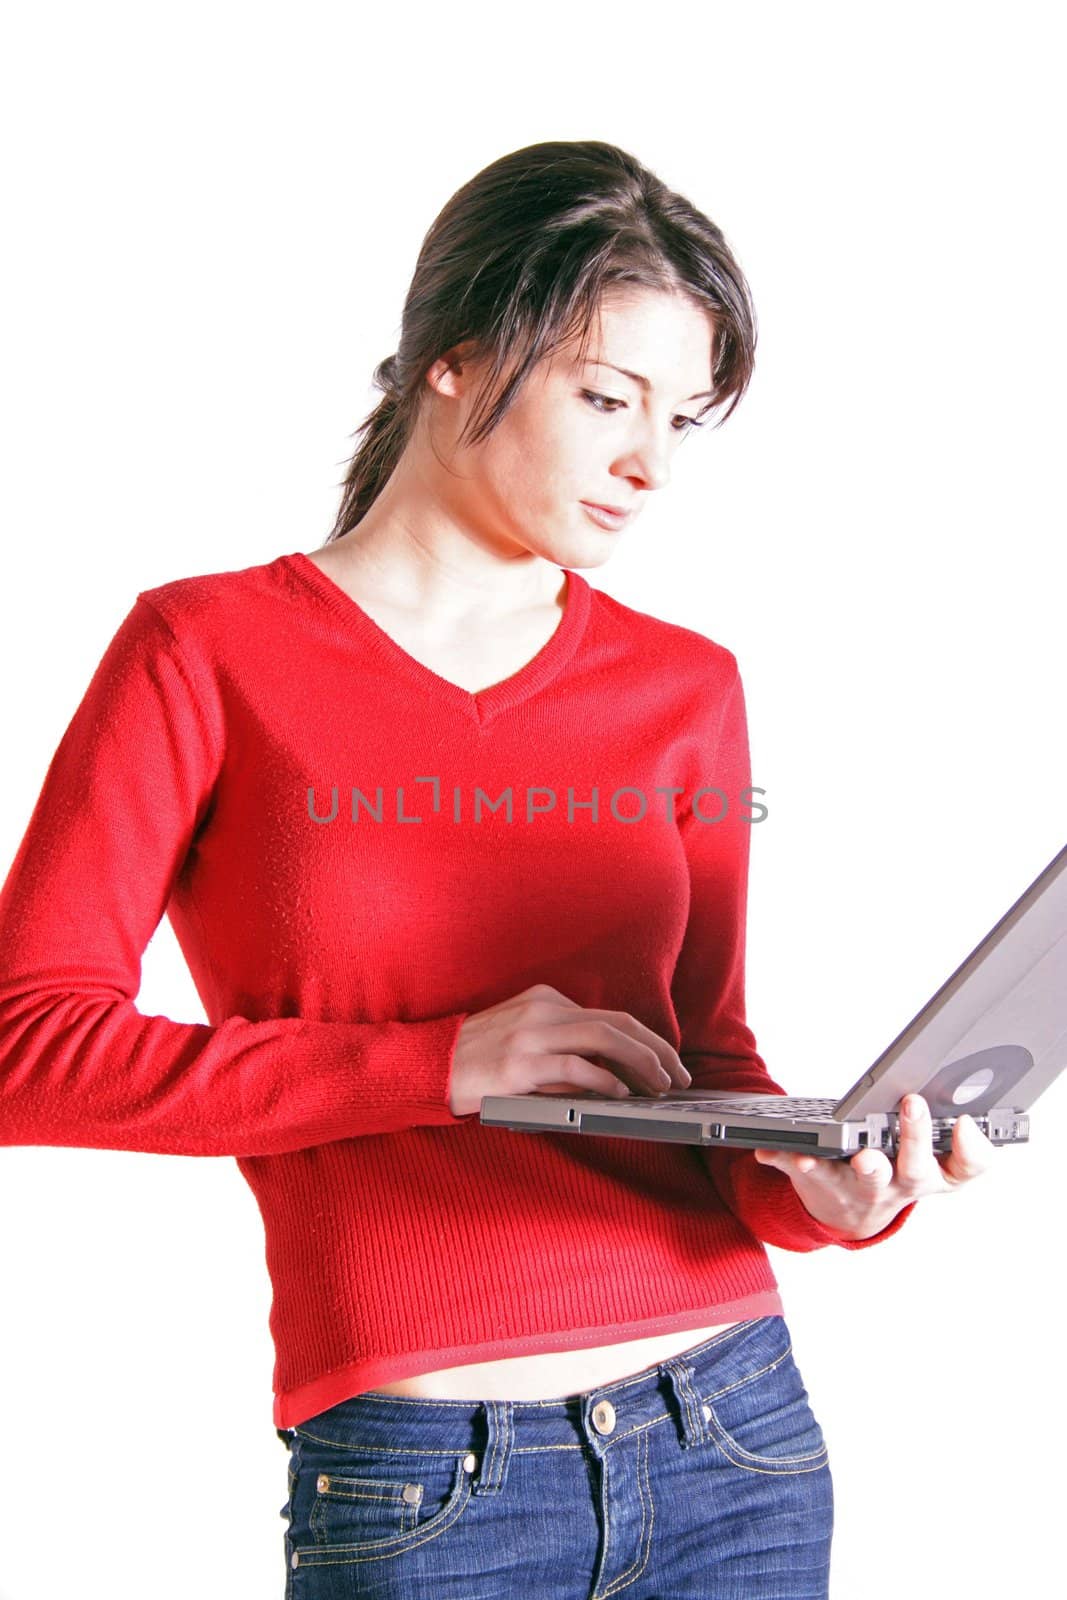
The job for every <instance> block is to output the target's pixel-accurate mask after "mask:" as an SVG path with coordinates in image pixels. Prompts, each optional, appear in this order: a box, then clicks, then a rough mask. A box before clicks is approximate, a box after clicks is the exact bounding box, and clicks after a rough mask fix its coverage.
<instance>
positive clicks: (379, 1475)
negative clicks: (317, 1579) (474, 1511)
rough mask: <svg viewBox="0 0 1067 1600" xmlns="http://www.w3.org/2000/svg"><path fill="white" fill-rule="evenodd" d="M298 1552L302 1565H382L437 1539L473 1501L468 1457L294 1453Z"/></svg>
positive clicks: (298, 1449) (343, 1448) (301, 1443)
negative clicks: (388, 1558) (469, 1502)
mask: <svg viewBox="0 0 1067 1600" xmlns="http://www.w3.org/2000/svg"><path fill="white" fill-rule="evenodd" d="M293 1452H294V1458H295V1482H294V1489H293V1494H292V1525H291V1528H290V1534H291V1539H292V1547H293V1549H294V1550H295V1551H297V1552H298V1554H299V1565H300V1566H307V1565H314V1564H316V1562H329V1563H331V1564H332V1563H336V1562H338V1561H353V1562H355V1561H367V1560H381V1559H383V1558H385V1557H389V1556H399V1555H402V1554H403V1553H404V1552H405V1551H407V1550H409V1549H412V1548H414V1547H415V1546H416V1545H418V1544H421V1543H424V1542H425V1541H427V1540H430V1539H434V1538H437V1537H439V1536H440V1535H441V1534H443V1533H445V1532H446V1531H447V1529H449V1528H451V1527H453V1526H454V1525H455V1523H456V1522H457V1521H458V1520H459V1518H460V1517H461V1516H462V1515H463V1512H464V1510H465V1508H466V1505H467V1502H468V1500H469V1499H470V1495H471V1481H472V1480H471V1461H470V1457H469V1455H467V1454H466V1453H461V1452H455V1453H453V1452H450V1451H423V1450H419V1449H417V1448H412V1449H410V1450H404V1449H399V1448H397V1449H388V1450H385V1449H380V1450H379V1449H373V1448H364V1447H362V1446H359V1445H339V1444H338V1445H334V1444H322V1443H319V1442H317V1441H314V1440H309V1439H307V1438H305V1437H304V1436H303V1435H298V1439H297V1442H296V1443H294V1446H293Z"/></svg>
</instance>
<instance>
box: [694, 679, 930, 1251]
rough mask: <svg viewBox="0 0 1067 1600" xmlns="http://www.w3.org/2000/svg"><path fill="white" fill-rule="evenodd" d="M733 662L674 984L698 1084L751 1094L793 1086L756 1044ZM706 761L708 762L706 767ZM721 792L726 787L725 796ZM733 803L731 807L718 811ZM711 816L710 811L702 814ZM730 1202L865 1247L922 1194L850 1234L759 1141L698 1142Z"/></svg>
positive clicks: (769, 1226)
mask: <svg viewBox="0 0 1067 1600" xmlns="http://www.w3.org/2000/svg"><path fill="white" fill-rule="evenodd" d="M727 656H728V662H729V663H732V673H733V677H732V682H730V681H729V675H727V683H728V687H727V689H726V691H725V694H724V696H723V698H722V701H721V707H722V710H721V718H720V721H719V726H718V735H717V738H716V739H715V740H714V743H713V746H712V748H711V749H710V750H708V751H706V752H703V755H704V758H705V760H706V762H707V763H709V764H710V767H711V776H710V777H704V778H702V779H700V784H701V785H702V786H705V787H706V790H707V792H706V793H705V794H703V795H698V793H697V791H693V792H692V793H691V794H690V795H689V796H688V797H687V799H686V804H685V807H684V810H683V812H682V815H681V817H680V819H679V828H680V831H681V835H682V839H683V842H684V846H685V852H686V859H687V861H688V863H689V875H690V905H689V915H688V920H687V924H686V931H685V937H684V940H683V944H682V948H681V951H680V952H679V956H678V961H677V964H676V967H675V972H674V976H673V979H672V986H671V993H672V998H673V1002H674V1008H675V1014H676V1016H677V1018H678V1023H679V1028H680V1032H681V1045H680V1047H679V1055H680V1056H681V1058H682V1060H683V1062H684V1063H685V1065H686V1067H687V1068H688V1069H689V1071H690V1073H691V1074H692V1078H693V1084H694V1087H696V1088H706V1089H736V1090H738V1091H739V1092H740V1093H744V1094H785V1093H787V1091H786V1090H785V1089H783V1088H782V1086H781V1085H780V1084H778V1083H776V1082H775V1081H774V1080H773V1079H772V1078H771V1076H770V1074H769V1073H768V1071H767V1068H766V1065H765V1063H764V1062H763V1060H762V1058H761V1057H760V1055H759V1054H758V1052H757V1050H756V1040H755V1037H754V1035H753V1033H752V1032H751V1030H750V1029H749V1028H748V1026H747V1024H746V1020H745V935H746V915H747V901H748V872H749V856H750V850H751V830H752V828H753V827H754V826H758V825H759V823H758V821H757V822H751V821H749V820H748V818H749V817H750V816H752V815H753V814H754V815H755V816H756V817H757V818H758V816H759V809H758V807H759V805H760V802H759V799H758V797H753V798H752V799H751V801H750V796H751V795H752V790H751V782H752V779H751V770H750V759H749V741H748V724H747V719H746V712H745V698H744V689H743V686H742V682H741V678H740V674H739V673H738V671H737V662H736V658H734V657H733V655H732V654H731V653H729V652H727ZM706 770H707V766H705V771H706ZM716 791H721V795H722V797H723V798H720V794H719V793H718V792H716ZM724 800H725V803H726V810H725V814H724V815H723V817H722V819H721V820H720V821H713V820H711V819H713V818H715V817H717V816H718V815H719V813H720V811H722V810H723V807H724ZM702 818H706V819H708V820H701V819H702ZM700 1154H701V1156H702V1157H703V1159H704V1161H705V1164H706V1166H707V1169H708V1173H709V1176H710V1178H711V1181H712V1183H713V1184H714V1185H715V1188H716V1189H717V1191H718V1193H719V1195H720V1196H721V1197H722V1200H723V1202H724V1203H725V1204H726V1205H727V1206H729V1208H730V1210H731V1211H732V1212H733V1213H734V1215H735V1216H736V1217H737V1218H738V1220H739V1221H741V1222H743V1223H744V1225H745V1226H746V1227H747V1228H748V1229H749V1230H750V1232H751V1233H753V1234H754V1235H755V1236H756V1238H758V1239H761V1240H763V1241H764V1243H766V1244H772V1245H777V1246H778V1247H780V1248H781V1249H785V1250H795V1251H805V1250H816V1249H819V1248H820V1247H821V1246H823V1245H827V1244H839V1245H841V1246H842V1247H843V1248H844V1249H848V1250H861V1249H866V1248H867V1246H869V1245H872V1244H877V1243H879V1242H880V1241H881V1240H882V1239H886V1238H888V1237H889V1236H890V1235H891V1234H894V1233H896V1232H898V1231H899V1229H900V1228H901V1227H903V1225H904V1222H905V1221H906V1219H907V1217H908V1216H909V1215H910V1213H911V1212H912V1211H913V1210H914V1209H915V1203H914V1202H913V1203H912V1204H911V1205H908V1206H905V1207H904V1209H903V1210H902V1211H900V1212H898V1214H897V1216H896V1217H894V1219H893V1221H892V1222H891V1223H890V1224H889V1225H888V1226H887V1227H885V1228H883V1229H882V1231H881V1232H880V1233H877V1234H873V1235H872V1236H871V1237H870V1238H868V1239H843V1238H841V1237H839V1236H838V1235H837V1234H836V1233H834V1232H832V1231H831V1230H829V1229H827V1228H824V1227H823V1226H822V1224H821V1223H820V1222H818V1221H817V1220H816V1218H814V1217H813V1216H812V1215H811V1213H810V1212H809V1211H807V1209H806V1208H805V1206H804V1205H803V1203H802V1201H801V1200H800V1197H799V1196H798V1194H797V1192H796V1190H795V1189H794V1187H793V1184H792V1182H791V1181H790V1179H789V1177H788V1176H787V1174H786V1173H784V1172H780V1171H778V1169H777V1168H775V1167H766V1166H762V1165H761V1164H760V1163H759V1162H758V1161H757V1160H756V1157H755V1154H754V1153H753V1152H752V1151H751V1150H743V1149H739V1148H735V1147H723V1148H721V1149H714V1148H710V1147H701V1151H700Z"/></svg>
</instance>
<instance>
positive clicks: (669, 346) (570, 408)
mask: <svg viewBox="0 0 1067 1600" xmlns="http://www.w3.org/2000/svg"><path fill="white" fill-rule="evenodd" d="M712 341H713V323H712V320H711V316H710V313H708V312H706V311H704V310H702V309H701V308H700V307H698V306H697V305H696V304H695V303H694V302H693V301H691V300H689V299H687V298H685V297H683V296H680V295H669V294H664V293H659V292H655V291H651V290H641V291H636V292H630V293H628V294H627V295H626V296H625V297H624V296H622V295H615V296H612V297H611V298H609V299H605V300H604V302H603V303H602V305H601V314H600V325H599V328H598V327H597V325H596V323H594V327H593V332H592V335H591V337H590V339H589V345H588V351H587V354H586V358H585V362H584V364H583V365H582V366H579V365H578V364H577V344H576V341H575V342H574V343H573V344H572V345H571V346H569V347H565V348H564V349H562V350H560V351H558V352H557V353H556V354H555V356H553V357H551V358H549V359H547V360H545V361H544V362H542V363H541V364H540V365H539V366H538V367H536V368H535V369H534V371H533V372H532V373H531V375H530V377H529V378H528V379H527V381H526V382H525V384H524V385H523V388H522V390H521V391H520V393H519V395H518V397H517V399H516V400H515V402H514V403H513V405H512V407H511V409H510V411H508V413H507V415H506V416H505V417H504V420H503V421H502V422H501V423H500V424H499V425H498V427H497V428H496V429H495V430H494V431H493V433H492V434H490V436H489V438H488V439H487V440H484V441H483V442H482V443H481V444H479V445H476V446H474V447H473V448H471V447H469V446H465V445H464V446H460V445H459V444H458V442H457V441H458V436H459V433H460V431H461V429H462V427H463V425H464V423H465V422H466V420H467V417H468V416H469V415H470V412H471V409H472V406H473V402H474V401H475V399H476V398H477V393H478V387H479V383H480V380H481V376H482V374H481V371H480V369H479V368H478V367H477V365H476V364H472V363H470V362H466V363H464V362H462V360H461V361H460V364H459V366H458V367H455V366H453V367H451V368H450V367H448V365H447V363H445V362H444V361H441V362H437V363H435V365H434V367H433V368H431V370H430V372H429V374H428V375H427V377H428V381H429V382H430V384H431V385H432V387H433V388H434V390H435V391H436V392H435V394H434V397H433V404H432V408H430V409H431V411H432V415H431V416H429V417H428V418H427V419H426V426H425V427H424V428H423V429H421V430H420V433H421V435H422V437H421V439H420V436H419V434H417V435H416V438H415V440H413V441H412V445H414V447H415V458H416V459H415V462H414V463H412V465H413V466H415V469H416V472H417V477H418V479H419V480H420V486H421V488H422V489H423V490H424V491H427V490H428V491H432V494H433V496H434V498H435V500H437V501H438V506H437V510H438V512H439V513H440V514H442V515H443V516H444V517H445V518H446V520H447V521H449V522H452V523H454V524H455V525H456V526H458V527H459V528H462V529H463V530H464V531H465V532H466V533H467V534H469V535H470V536H473V537H475V538H476V539H477V540H478V541H479V542H480V543H485V544H486V545H487V546H488V547H490V548H492V549H493V550H495V551H497V552H498V553H502V554H507V553H508V552H509V551H512V552H514V554H515V555H517V556H518V555H520V554H521V553H522V552H523V551H526V552H529V553H531V554H534V555H538V556H542V557H544V558H546V559H547V560H550V561H552V562H554V563H556V564H557V565H559V566H565V567H591V566H598V565H600V564H601V563H602V562H604V561H606V560H607V559H608V557H609V555H610V554H611V552H612V550H613V548H614V545H615V541H616V540H617V539H618V538H619V537H620V532H621V531H623V530H625V528H628V527H631V526H632V525H633V521H634V518H635V517H636V516H638V515H639V514H640V511H641V508H642V506H643V505H644V503H645V500H646V498H647V496H648V495H649V493H650V492H651V491H652V490H654V489H662V488H664V487H665V486H666V484H667V483H668V481H669V479H670V469H671V461H672V459H673V457H674V453H675V451H676V450H677V449H678V447H679V445H680V444H681V442H682V440H683V439H684V438H685V436H686V434H687V433H688V432H690V431H691V428H692V419H694V418H700V416H701V413H702V411H704V410H706V409H707V408H708V406H709V404H710V403H711V400H712V398H713V397H712V396H711V394H710V391H711V389H712V377H711V372H712V360H713V346H712ZM620 367H625V368H627V369H628V370H629V371H630V372H631V373H635V374H640V375H641V376H642V377H644V378H646V379H647V380H648V385H647V387H646V385H645V384H643V383H641V382H640V380H639V378H638V377H628V376H625V375H624V374H623V373H622V372H620V371H618V370H615V369H617V368H620ZM410 448H411V446H409V449H410ZM442 458H443V459H442ZM583 502H591V503H593V504H597V505H607V506H619V507H622V508H623V509H624V510H627V511H629V513H630V516H629V518H628V519H627V521H626V522H625V523H623V524H622V528H621V529H620V530H612V529H607V528H603V527H600V526H598V525H597V523H596V522H595V521H594V520H593V519H592V518H591V517H590V515H589V514H588V512H587V511H586V509H585V506H584V505H583Z"/></svg>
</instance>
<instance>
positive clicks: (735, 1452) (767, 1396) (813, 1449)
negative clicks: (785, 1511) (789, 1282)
mask: <svg viewBox="0 0 1067 1600" xmlns="http://www.w3.org/2000/svg"><path fill="white" fill-rule="evenodd" d="M702 1398H703V1402H704V1417H705V1422H706V1424H707V1429H708V1433H709V1434H710V1435H711V1437H712V1438H713V1439H714V1441H715V1443H716V1444H717V1445H718V1447H719V1449H720V1450H721V1451H722V1453H723V1455H725V1456H726V1457H727V1458H728V1459H729V1460H730V1461H731V1462H732V1463H733V1464H734V1466H735V1467H743V1468H745V1469H747V1470H748V1471H750V1472H816V1471H818V1470H819V1468H820V1467H824V1466H826V1464H827V1461H828V1459H829V1450H828V1447H827V1444H826V1440H825V1438H824V1437H823V1431H822V1428H821V1427H820V1426H819V1423H818V1420H817V1419H816V1417H815V1414H814V1412H813V1411H812V1409H811V1405H810V1403H809V1400H808V1392H807V1390H806V1389H805V1387H804V1383H803V1379H802V1378H801V1376H800V1371H799V1369H798V1367H797V1364H796V1362H795V1360H794V1359H793V1351H792V1346H789V1347H787V1349H786V1350H785V1351H784V1353H783V1354H782V1355H780V1356H777V1357H776V1358H775V1359H774V1360H773V1361H771V1362H769V1363H768V1364H767V1365H766V1366H765V1367H762V1368H761V1369H760V1371H758V1372H755V1373H753V1374H752V1375H751V1376H750V1377H746V1378H742V1379H741V1380H740V1381H739V1382H737V1383H734V1384H731V1385H729V1386H728V1387H727V1388H725V1389H723V1390H720V1391H719V1392H718V1393H710V1394H706V1395H704V1396H703V1397H702Z"/></svg>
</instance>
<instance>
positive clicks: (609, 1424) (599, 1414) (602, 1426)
mask: <svg viewBox="0 0 1067 1600" xmlns="http://www.w3.org/2000/svg"><path fill="white" fill-rule="evenodd" d="M592 1417H593V1427H594V1428H595V1429H596V1431H597V1433H610V1432H611V1431H612V1429H613V1428H614V1426H615V1407H614V1406H613V1405H612V1403H611V1401H610V1400H601V1401H599V1402H598V1403H597V1404H596V1405H595V1406H594V1407H593V1411H592Z"/></svg>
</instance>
